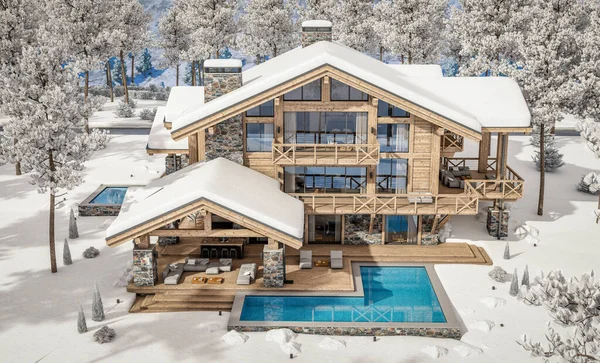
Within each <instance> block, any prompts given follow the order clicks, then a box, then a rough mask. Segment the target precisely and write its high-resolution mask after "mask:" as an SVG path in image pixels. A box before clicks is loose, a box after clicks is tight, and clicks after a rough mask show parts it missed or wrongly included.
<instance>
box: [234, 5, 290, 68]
mask: <svg viewBox="0 0 600 363" xmlns="http://www.w3.org/2000/svg"><path fill="white" fill-rule="evenodd" d="M245 10H246V13H245V14H243V15H242V18H241V19H240V24H241V26H242V37H241V39H240V44H241V46H242V48H243V50H244V52H245V53H246V54H251V55H254V56H256V58H257V59H258V60H260V59H262V57H264V56H269V57H277V55H279V54H281V53H284V52H286V51H288V50H290V49H292V48H294V47H296V46H297V45H299V44H300V41H299V39H300V38H299V27H298V26H297V24H294V23H293V21H292V18H293V16H292V15H293V12H294V7H293V5H292V4H291V3H290V2H287V1H285V2H284V1H277V0H253V1H251V2H250V3H249V4H248V6H247V7H246V9H245Z"/></svg>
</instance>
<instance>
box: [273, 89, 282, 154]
mask: <svg viewBox="0 0 600 363" xmlns="http://www.w3.org/2000/svg"><path fill="white" fill-rule="evenodd" d="M283 102H284V101H283V96H279V97H276V98H275V100H274V101H273V103H274V107H275V110H274V112H275V113H274V118H273V126H274V129H275V130H274V131H275V142H277V143H278V144H283Z"/></svg>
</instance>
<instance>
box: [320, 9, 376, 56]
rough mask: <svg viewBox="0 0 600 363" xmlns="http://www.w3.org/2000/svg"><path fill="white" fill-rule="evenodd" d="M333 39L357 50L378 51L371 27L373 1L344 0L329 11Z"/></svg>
mask: <svg viewBox="0 0 600 363" xmlns="http://www.w3.org/2000/svg"><path fill="white" fill-rule="evenodd" d="M331 16H332V18H333V19H332V20H331V21H332V23H333V39H334V40H336V41H338V42H340V43H342V44H344V45H347V46H348V47H351V48H354V49H356V50H358V51H359V52H378V51H379V49H375V48H376V46H377V41H376V39H375V30H374V29H373V1H371V0H345V1H340V2H338V3H337V6H336V7H335V9H334V10H333V11H332V13H331Z"/></svg>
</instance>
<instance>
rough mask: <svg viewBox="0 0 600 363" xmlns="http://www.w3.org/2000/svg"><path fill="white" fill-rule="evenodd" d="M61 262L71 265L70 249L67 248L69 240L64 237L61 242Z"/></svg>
mask: <svg viewBox="0 0 600 363" xmlns="http://www.w3.org/2000/svg"><path fill="white" fill-rule="evenodd" d="M63 263H64V264H65V265H72V264H73V260H72V259H71V250H70V249H69V242H67V239H66V238H65V243H63Z"/></svg>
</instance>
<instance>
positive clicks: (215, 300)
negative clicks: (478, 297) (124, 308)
mask: <svg viewBox="0 0 600 363" xmlns="http://www.w3.org/2000/svg"><path fill="white" fill-rule="evenodd" d="M302 249H303V250H311V251H312V253H313V262H314V261H316V260H318V259H329V252H330V251H331V250H341V251H343V255H344V268H343V269H339V270H332V269H330V268H329V267H313V268H312V269H304V270H301V269H299V268H298V262H299V251H298V250H295V249H293V248H289V247H288V248H286V261H287V264H286V278H287V279H288V280H292V281H293V283H292V284H286V285H285V286H284V287H283V288H281V289H273V288H266V287H264V286H263V282H262V260H261V258H260V253H261V252H262V250H263V245H248V246H246V248H245V251H246V252H245V258H244V259H241V260H240V259H238V260H233V268H234V269H233V271H231V272H223V273H220V274H219V275H218V276H219V277H223V278H224V282H223V284H219V285H212V284H193V283H192V278H193V277H200V276H206V274H205V273H204V272H185V273H184V274H183V277H182V279H181V281H180V282H179V284H177V285H164V284H163V281H162V271H163V270H164V269H165V267H166V265H167V264H171V263H176V262H184V260H185V257H186V256H188V255H190V254H194V255H195V254H196V251H198V248H197V246H195V243H192V242H190V240H188V241H185V240H183V241H182V242H181V243H179V244H177V245H172V246H167V247H159V248H158V252H159V259H158V272H159V281H158V283H157V284H156V285H155V286H144V287H137V286H134V285H133V283H130V284H129V286H128V287H127V291H129V292H134V293H136V294H138V298H137V299H136V302H135V303H134V305H133V306H132V308H131V310H130V311H131V312H164V311H190V310H218V311H228V310H230V309H231V306H232V304H233V299H234V297H235V294H236V292H237V291H239V290H259V291H280V290H284V291H354V280H353V278H352V272H351V262H371V261H381V262H412V263H415V262H416V263H433V264H437V263H451V264H482V265H491V264H492V262H491V259H490V258H489V256H488V255H487V253H486V252H485V250H483V248H480V247H477V246H474V245H470V244H468V243H444V244H440V245H438V246H415V245H407V246H398V245H371V246H367V245H362V246H349V245H337V246H336V245H312V246H311V245H307V246H304V247H303V248H302ZM253 262H254V263H256V264H257V266H258V275H257V279H256V282H254V283H253V284H251V285H237V284H236V281H237V276H238V273H239V267H240V265H241V264H244V263H253Z"/></svg>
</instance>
